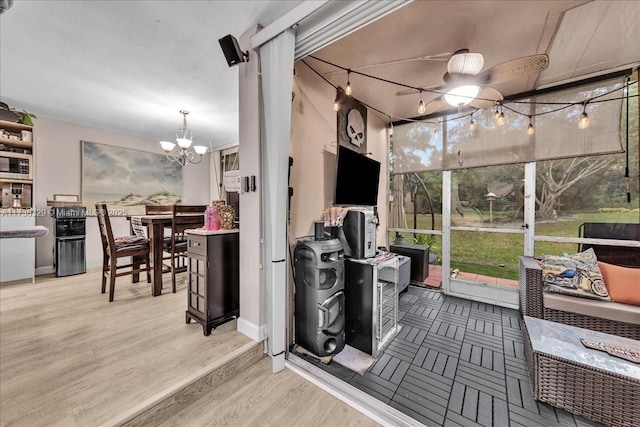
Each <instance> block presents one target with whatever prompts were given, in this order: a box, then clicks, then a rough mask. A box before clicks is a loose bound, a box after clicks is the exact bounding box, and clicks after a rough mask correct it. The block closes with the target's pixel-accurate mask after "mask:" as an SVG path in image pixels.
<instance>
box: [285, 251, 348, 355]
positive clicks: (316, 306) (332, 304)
mask: <svg viewBox="0 0 640 427" xmlns="http://www.w3.org/2000/svg"><path fill="white" fill-rule="evenodd" d="M294 271H295V292H296V293H295V328H296V329H295V340H296V344H298V345H299V346H301V347H304V348H305V349H306V350H308V351H310V352H312V353H313V354H315V355H317V356H320V357H322V356H328V355H331V354H336V353H338V352H340V351H341V350H342V349H343V348H344V307H345V301H344V252H343V251H342V245H341V244H340V241H339V240H338V239H329V240H306V241H301V242H298V244H297V245H296V248H295V251H294Z"/></svg>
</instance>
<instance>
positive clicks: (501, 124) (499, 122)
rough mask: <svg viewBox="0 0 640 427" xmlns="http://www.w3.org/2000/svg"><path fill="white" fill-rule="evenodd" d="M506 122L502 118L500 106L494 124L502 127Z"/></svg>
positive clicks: (502, 113)
mask: <svg viewBox="0 0 640 427" xmlns="http://www.w3.org/2000/svg"><path fill="white" fill-rule="evenodd" d="M506 122H507V120H506V119H505V117H504V112H503V111H502V105H500V114H498V119H497V120H496V123H497V124H498V126H504V124H505V123H506Z"/></svg>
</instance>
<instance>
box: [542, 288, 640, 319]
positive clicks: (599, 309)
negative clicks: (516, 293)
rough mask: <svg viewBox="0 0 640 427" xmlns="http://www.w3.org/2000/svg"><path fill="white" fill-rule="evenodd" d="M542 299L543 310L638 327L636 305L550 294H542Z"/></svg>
mask: <svg viewBox="0 0 640 427" xmlns="http://www.w3.org/2000/svg"><path fill="white" fill-rule="evenodd" d="M543 299H544V307H545V308H551V309H553V310H559V311H568V312H572V313H577V314H582V315H585V316H592V317H601V318H603V319H609V320H615V321H618V322H624V323H631V324H634V325H640V306H637V305H631V304H620V303H618V302H609V301H597V300H591V299H587V298H579V297H573V296H569V295H561V294H556V293H551V292H544V293H543Z"/></svg>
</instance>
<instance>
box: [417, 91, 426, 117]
mask: <svg viewBox="0 0 640 427" xmlns="http://www.w3.org/2000/svg"><path fill="white" fill-rule="evenodd" d="M426 112H427V107H426V106H425V105H424V101H423V100H422V91H420V102H419V103H418V114H424V113H426Z"/></svg>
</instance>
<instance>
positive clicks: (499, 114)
mask: <svg viewBox="0 0 640 427" xmlns="http://www.w3.org/2000/svg"><path fill="white" fill-rule="evenodd" d="M310 57H311V58H312V59H315V60H318V61H321V62H325V63H327V64H329V65H332V66H334V67H337V68H340V69H342V70H345V71H347V85H346V88H345V94H348V95H350V94H351V93H352V91H353V90H352V88H351V81H350V74H351V69H348V68H345V67H341V66H340V65H337V64H333V63H330V62H328V61H325V60H322V59H320V58H316V57H314V56H310ZM302 62H303V63H304V64H305V65H306V66H307V67H309V68H310V69H311V71H313V72H314V73H316V74H317V75H318V76H319V77H320V78H322V79H323V80H324V81H325V82H327V83H328V84H330V85H331V86H333V87H334V88H336V90H337V89H338V88H337V87H336V86H335V85H334V84H333V83H331V82H330V81H329V80H327V79H326V78H325V77H324V76H323V75H322V74H320V73H319V72H318V71H317V70H315V69H314V68H313V67H312V66H311V65H309V64H308V63H307V62H306V61H304V60H302ZM354 72H355V73H356V74H360V75H361V76H364V77H368V78H371V79H374V80H378V81H383V82H385V83H390V84H394V85H397V86H403V87H405V88H408V89H414V90H418V91H419V92H420V102H419V104H418V114H420V115H425V113H426V111H427V108H426V105H425V103H424V101H423V99H422V92H423V91H424V90H426V91H427V92H430V93H435V94H440V95H444V93H443V92H440V91H438V90H432V89H423V88H417V87H413V86H409V85H406V84H403V83H399V82H395V81H391V80H388V79H382V78H380V77H376V76H371V75H368V74H365V73H361V72H359V71H354ZM632 84H635V85H637V84H638V81H637V80H636V81H633V82H631V81H630V80H629V79H627V83H626V84H625V85H623V86H622V87H618V88H616V89H613V90H610V91H608V92H606V93H603V94H600V95H598V96H596V97H595V98H591V99H589V100H585V101H583V102H582V103H579V102H527V101H507V102H509V103H515V104H531V105H535V104H540V105H562V106H561V107H559V108H555V109H553V110H551V111H547V112H545V113H540V114H548V113H554V112H557V111H560V110H564V109H566V108H571V107H573V106H575V105H579V104H582V106H583V110H582V114H580V117H579V120H578V127H579V128H580V129H587V128H588V127H589V115H588V114H587V111H586V107H587V104H588V103H590V102H603V101H594V100H595V99H596V98H601V97H603V96H605V95H609V94H611V93H613V92H616V91H618V90H624V89H626V90H628V87H629V86H631V85H632ZM632 96H633V97H638V95H632ZM338 98H339V94H338V93H337V94H336V99H335V101H334V103H333V110H334V111H336V112H337V111H338V110H339V109H340V103H339V102H338ZM477 99H480V100H484V101H491V100H489V99H483V98H477ZM616 99H620V98H611V99H605V100H604V101H615V100H616ZM494 102H495V104H494V105H496V110H495V113H494V120H495V121H496V123H497V125H498V126H503V125H504V124H506V117H505V115H504V112H503V105H502V101H494ZM363 104H364V103H363ZM364 105H365V106H366V107H367V108H371V109H373V110H375V111H378V112H380V113H381V114H384V115H387V113H385V112H384V111H381V110H378V109H376V108H375V107H372V106H369V105H366V104H364ZM508 109H509V110H511V111H512V112H513V113H515V114H517V115H522V116H528V117H529V125H528V126H527V134H528V135H533V134H535V127H534V126H533V122H532V117H533V116H531V115H528V114H525V113H522V112H519V111H516V110H513V109H511V108H508ZM458 110H459V111H458V112H459V113H460V114H461V113H462V111H461V109H460V108H459V109H458ZM471 114H473V113H471ZM537 115H538V114H536V115H535V116H537ZM463 117H466V115H462V114H461V115H460V116H459V117H457V118H452V119H448V120H445V121H449V120H456V119H461V118H463ZM405 120H409V121H416V120H415V119H405ZM475 125H476V124H475V122H474V121H473V117H472V118H471V120H470V123H469V129H470V130H474V129H475ZM391 132H392V130H391ZM434 135H435V137H436V138H437V136H438V134H437V129H436V131H435V132H434Z"/></svg>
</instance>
